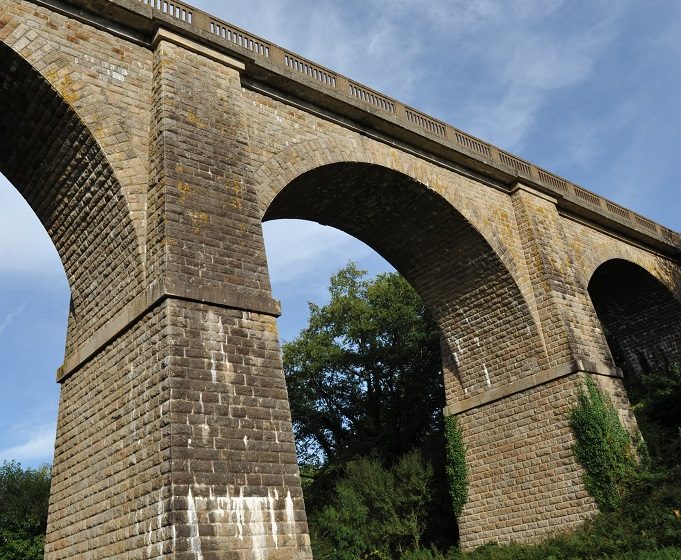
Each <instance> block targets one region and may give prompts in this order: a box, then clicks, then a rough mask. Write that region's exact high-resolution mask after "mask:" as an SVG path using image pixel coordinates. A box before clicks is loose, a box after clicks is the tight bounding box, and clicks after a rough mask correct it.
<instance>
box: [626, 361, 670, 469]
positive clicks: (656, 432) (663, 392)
mask: <svg viewBox="0 0 681 560" xmlns="http://www.w3.org/2000/svg"><path fill="white" fill-rule="evenodd" d="M624 381H625V385H626V387H627V395H628V396H629V400H630V401H631V404H632V407H633V409H634V414H635V415H636V421H637V423H638V426H639V429H640V430H641V433H642V434H643V437H644V439H645V442H646V448H647V452H648V453H649V454H650V457H651V459H652V460H653V461H655V462H659V463H661V464H664V465H669V466H673V465H676V464H679V462H681V414H679V403H681V364H679V363H676V364H672V365H671V366H670V367H669V368H667V369H666V370H664V371H655V372H651V373H644V374H641V375H634V374H632V375H629V377H628V378H627V377H625V380H624Z"/></svg>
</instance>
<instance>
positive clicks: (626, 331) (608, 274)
mask: <svg viewBox="0 0 681 560" xmlns="http://www.w3.org/2000/svg"><path fill="white" fill-rule="evenodd" d="M589 295H590V296H591V301H592V302H593V305H594V308H595V309H596V313H597V314H598V318H599V319H600V321H601V325H602V326H603V330H604V331H605V336H606V339H607V341H608V344H609V346H610V351H611V352H612V354H613V358H614V360H615V363H616V365H617V366H619V367H621V368H622V369H623V370H624V373H625V379H626V376H627V374H629V375H632V374H633V375H640V374H641V373H648V372H650V371H652V370H659V371H661V370H663V369H664V368H666V367H668V366H669V365H670V364H671V363H673V362H678V361H681V303H679V301H678V300H676V299H675V298H674V296H673V295H672V293H671V292H670V291H669V290H668V289H667V288H666V287H665V286H664V285H662V284H661V283H660V282H659V281H658V280H657V279H656V278H655V277H654V276H652V275H651V274H650V273H649V272H647V271H646V270H644V269H643V268H641V267H640V266H638V265H635V264H633V263H630V262H628V261H624V260H620V259H614V260H611V261H608V262H606V263H604V264H602V265H601V266H600V267H599V268H598V269H596V272H594V274H593V276H592V278H591V281H590V282H589Z"/></svg>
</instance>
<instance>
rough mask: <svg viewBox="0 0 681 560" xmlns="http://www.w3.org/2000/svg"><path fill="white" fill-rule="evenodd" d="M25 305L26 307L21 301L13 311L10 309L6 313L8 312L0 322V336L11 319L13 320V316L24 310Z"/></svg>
mask: <svg viewBox="0 0 681 560" xmlns="http://www.w3.org/2000/svg"><path fill="white" fill-rule="evenodd" d="M25 307H26V304H25V303H22V304H21V305H20V306H19V307H18V308H17V309H15V310H14V311H12V312H11V313H8V314H7V315H6V316H5V318H4V319H3V320H2V322H1V323H0V336H2V334H3V333H4V332H5V330H6V329H7V327H9V326H10V324H11V323H12V321H13V320H14V318H15V317H16V316H17V315H19V314H20V313H21V312H22V311H23V310H24V308H25Z"/></svg>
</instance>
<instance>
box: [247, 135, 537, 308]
mask: <svg viewBox="0 0 681 560" xmlns="http://www.w3.org/2000/svg"><path fill="white" fill-rule="evenodd" d="M343 162H355V163H367V164H374V165H379V166H382V167H385V168H387V169H392V170H394V171H397V172H399V173H401V174H403V175H406V176H408V177H411V178H412V179H413V180H415V181H417V182H418V183H420V184H421V186H422V188H424V189H428V190H431V191H433V192H435V193H437V194H439V195H440V196H441V197H443V198H444V199H446V200H447V202H448V203H449V204H450V205H452V206H453V207H454V208H456V210H457V211H458V212H459V213H461V215H462V216H463V217H464V218H465V219H466V220H467V221H468V222H470V223H471V224H472V226H473V227H475V228H476V229H477V231H478V233H479V234H480V235H482V236H483V237H484V238H485V240H486V242H487V243H488V244H489V245H490V246H491V247H492V248H493V249H494V251H495V252H496V254H497V256H498V257H499V258H500V259H501V261H502V262H503V263H504V265H505V266H506V268H507V269H508V271H509V273H510V274H511V275H512V276H513V277H514V278H515V281H516V283H517V284H518V285H520V286H521V290H522V291H523V294H524V295H525V297H526V298H527V297H529V292H527V293H526V292H525V290H524V288H523V287H522V286H524V284H526V283H527V281H523V280H522V278H521V277H522V272H521V270H520V269H519V267H518V264H517V263H516V261H515V260H514V258H513V256H512V254H511V253H512V252H511V251H509V248H508V247H507V246H506V245H505V241H508V235H507V232H505V231H502V230H501V229H500V228H501V225H500V224H499V223H496V221H495V220H494V219H490V216H489V215H488V214H486V213H485V212H484V211H483V209H482V207H483V205H480V204H479V201H475V202H472V201H470V200H464V199H463V197H462V196H460V189H447V188H446V187H447V184H448V183H451V182H453V181H452V179H453V177H454V176H455V174H454V173H453V172H451V171H448V170H446V169H444V168H440V167H438V166H436V165H434V164H432V163H429V162H426V161H424V160H422V159H420V158H418V157H416V156H413V155H410V154H408V153H406V152H403V151H401V150H398V149H396V148H393V147H391V146H388V145H386V144H382V143H380V142H377V141H375V140H371V139H368V138H365V137H363V136H354V137H348V136H321V137H318V138H315V139H312V140H306V141H303V142H297V143H295V144H292V145H290V146H288V147H287V148H286V149H284V150H282V151H280V152H278V153H277V154H276V155H275V156H274V157H272V158H271V159H269V160H268V161H267V162H265V163H264V164H263V165H262V166H261V167H260V168H259V169H258V170H257V171H256V172H255V176H254V177H255V182H256V184H257V186H258V205H259V207H260V212H261V214H262V215H264V214H265V212H266V211H267V209H268V208H269V206H270V204H271V203H272V201H273V200H274V198H275V197H276V196H277V194H278V193H279V192H280V191H281V190H282V189H284V187H286V186H287V185H288V184H289V183H291V181H293V180H294V179H295V178H296V177H298V176H300V175H302V174H303V173H305V172H307V171H311V170H313V169H316V168H319V167H322V166H324V165H330V164H334V163H343ZM457 177H458V176H457ZM458 178H460V177H458ZM485 189H487V187H485Z"/></svg>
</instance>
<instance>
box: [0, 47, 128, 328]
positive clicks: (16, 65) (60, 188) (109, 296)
mask: <svg viewBox="0 0 681 560" xmlns="http://www.w3.org/2000/svg"><path fill="white" fill-rule="evenodd" d="M0 172H2V173H3V174H4V175H5V176H6V177H7V178H8V179H9V180H10V181H11V182H12V184H13V185H14V186H15V187H16V189H17V190H18V191H19V192H20V193H21V195H22V196H23V197H24V199H25V200H26V201H27V202H28V204H29V205H30V206H31V208H32V209H33V211H34V212H35V213H36V215H37V216H38V218H39V219H40V221H41V222H42V224H43V225H44V227H45V229H46V230H47V232H48V234H49V236H50V238H51V239H52V242H53V243H54V244H55V246H56V248H57V251H58V253H59V255H60V257H61V260H62V263H63V265H64V269H65V271H66V275H67V278H68V281H69V285H70V288H71V294H72V312H73V315H72V317H71V321H72V323H73V322H74V319H75V322H76V323H78V326H77V329H78V331H79V332H82V333H83V334H84V333H85V332H86V331H88V330H89V331H91V330H92V329H94V328H96V327H97V326H99V325H100V324H101V323H102V321H103V320H104V319H105V318H106V317H107V316H108V315H110V314H111V313H112V312H113V311H115V310H117V309H119V308H120V307H122V305H124V304H125V303H126V302H127V301H129V300H130V299H132V297H133V296H134V295H135V294H134V292H135V290H134V289H133V288H134V284H135V281H136V275H138V274H139V273H140V272H141V262H140V258H139V253H138V250H137V240H136V237H135V232H134V228H133V225H132V221H131V219H130V216H129V211H128V206H127V204H126V201H125V199H124V197H123V195H122V193H121V189H120V185H119V184H118V182H117V180H116V178H115V177H114V173H113V169H112V168H111V166H110V165H109V163H108V161H107V160H106V158H105V156H104V154H103V153H102V151H101V149H100V147H99V145H98V144H97V142H96V141H95V139H94V137H93V136H92V134H91V133H90V131H89V130H88V129H87V128H86V127H85V125H84V124H83V122H82V121H81V120H80V119H79V118H78V116H77V115H76V113H75V112H74V111H73V110H72V109H71V108H70V107H69V105H68V104H67V103H66V101H65V100H64V99H63V98H62V97H61V96H60V95H59V94H58V93H57V92H56V91H55V90H54V89H53V88H52V87H51V86H50V84H49V83H48V82H47V81H46V80H45V79H44V78H43V77H42V76H41V75H40V74H39V73H38V72H37V71H36V70H35V69H34V68H33V67H32V66H31V65H30V64H29V63H28V62H27V61H26V60H24V59H23V58H21V57H20V56H19V55H17V53H16V52H14V51H13V50H12V49H11V48H9V47H8V46H7V45H5V44H1V43H0ZM17 242H18V241H17ZM71 328H73V324H72V325H71Z"/></svg>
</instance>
